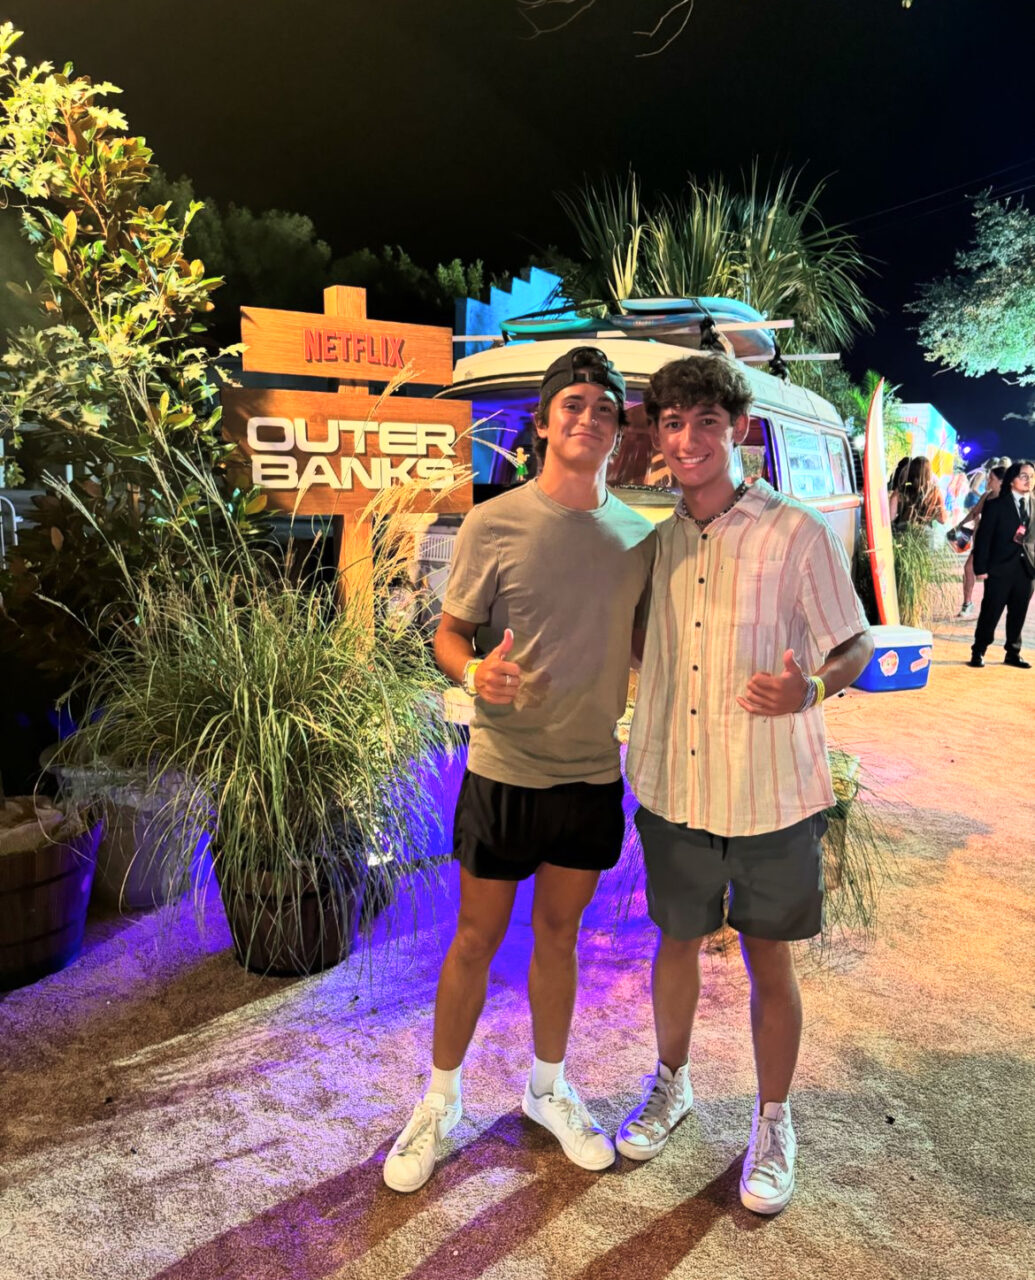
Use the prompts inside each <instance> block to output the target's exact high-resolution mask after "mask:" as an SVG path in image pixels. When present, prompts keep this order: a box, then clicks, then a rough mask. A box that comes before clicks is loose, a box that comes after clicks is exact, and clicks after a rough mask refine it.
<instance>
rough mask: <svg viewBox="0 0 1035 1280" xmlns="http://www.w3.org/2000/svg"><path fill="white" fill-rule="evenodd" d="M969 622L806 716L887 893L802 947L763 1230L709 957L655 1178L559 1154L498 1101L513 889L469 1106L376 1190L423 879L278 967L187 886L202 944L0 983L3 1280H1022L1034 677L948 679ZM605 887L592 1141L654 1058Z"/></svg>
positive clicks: (589, 995)
mask: <svg viewBox="0 0 1035 1280" xmlns="http://www.w3.org/2000/svg"><path fill="white" fill-rule="evenodd" d="M1033 621H1035V620H1033ZM1029 630H1031V629H1029ZM971 634H972V626H971V625H968V624H955V623H944V624H940V625H939V626H938V627H937V638H936V644H935V663H934V669H933V671H932V673H931V678H930V682H929V685H928V688H927V689H925V690H920V691H915V692H903V693H898V694H885V695H867V694H863V693H860V692H857V691H852V692H850V693H849V694H848V695H847V696H846V697H845V698H843V699H837V700H834V701H833V702H832V704H831V705H830V707H829V710H828V722H829V725H830V731H831V738H832V740H833V741H834V742H835V743H837V744H839V745H843V746H845V747H847V748H849V749H851V750H853V751H855V752H856V753H858V754H859V755H860V757H861V758H862V761H863V768H864V776H865V779H866V782H867V785H868V786H869V787H870V788H871V789H872V790H873V791H874V793H875V797H878V798H879V799H878V800H876V801H875V803H874V808H875V810H879V812H880V815H881V817H882V820H883V821H884V822H885V824H886V827H887V830H888V832H889V835H890V837H891V841H892V845H893V849H894V854H895V860H894V879H893V881H892V882H891V883H889V884H888V885H887V886H886V888H885V890H884V893H883V898H882V910H881V919H880V925H879V930H878V933H877V937H876V939H875V940H874V941H872V942H871V943H869V944H864V943H863V942H862V940H857V945H854V944H853V942H852V940H842V941H841V943H839V944H838V946H837V947H836V948H835V951H834V953H833V955H832V956H831V963H830V964H828V965H826V966H824V967H820V968H817V967H816V966H815V964H813V963H811V962H809V961H808V958H807V957H803V966H802V967H803V971H804V972H803V990H804V997H805V1006H806V1032H805V1045H804V1049H803V1054H802V1059H801V1063H800V1067H799V1072H798V1077H797V1080H796V1087H795V1092H794V1095H793V1096H794V1104H795V1118H796V1123H797V1128H798V1131H799V1137H800V1142H801V1149H800V1155H799V1183H798V1190H797V1192H796V1195H795V1198H794V1200H793V1202H792V1204H791V1205H790V1207H789V1208H788V1209H787V1210H786V1211H785V1212H784V1213H783V1214H782V1215H780V1216H779V1217H778V1218H776V1219H772V1220H767V1219H761V1218H758V1217H755V1216H754V1215H752V1214H750V1213H748V1212H747V1211H745V1210H744V1209H742V1207H741V1206H740V1204H739V1201H738V1199H737V1192H736V1187H737V1179H738V1176H739V1167H740V1160H741V1156H742V1153H743V1150H744V1146H745V1143H746V1138H747V1133H748V1128H749V1117H750V1109H751V1104H752V1098H753V1095H754V1082H753V1075H752V1069H751V1051H750V1041H749V1037H748V1026H747V1010H746V988H745V983H744V979H743V977H742V974H741V971H740V967H739V962H738V961H736V960H735V959H729V960H727V959H723V958H722V957H719V956H713V957H710V958H709V959H708V961H707V963H706V971H705V990H704V994H703V998H702V1002H701V1010H700V1016H699V1021H698V1027H697V1029H696V1031H695V1039H694V1046H693V1052H692V1068H693V1076H694V1084H695V1090H696V1094H697V1102H696V1106H695V1110H694V1112H693V1113H692V1115H691V1116H690V1117H689V1118H688V1119H687V1121H686V1122H685V1123H684V1124H683V1125H682V1126H681V1128H680V1129H679V1130H678V1131H677V1134H676V1136H675V1137H674V1138H673V1140H672V1141H671V1142H670V1144H669V1146H668V1147H667V1149H666V1150H665V1152H664V1153H663V1154H662V1155H661V1156H660V1157H659V1158H658V1159H656V1160H654V1161H653V1162H651V1163H650V1164H648V1165H644V1166H637V1167H633V1166H632V1165H631V1164H630V1163H629V1162H627V1161H623V1160H621V1159H619V1161H618V1162H617V1164H616V1165H615V1167H614V1168H613V1169H611V1170H609V1171H607V1172H605V1173H604V1174H589V1173H584V1172H582V1171H580V1170H578V1169H576V1168H575V1167H574V1166H572V1165H571V1164H570V1163H568V1162H567V1161H566V1159H565V1158H564V1156H563V1154H562V1153H561V1151H560V1150H559V1148H558V1147H557V1146H556V1144H555V1143H554V1142H553V1140H552V1139H551V1138H550V1136H549V1135H548V1134H546V1133H545V1131H543V1130H541V1129H537V1128H536V1127H535V1126H533V1125H531V1124H530V1123H529V1122H528V1121H527V1120H525V1119H524V1118H523V1117H522V1115H521V1113H520V1095H521V1091H522V1088H523V1082H524V1077H525V1073H526V1071H527V1068H528V1062H529V1027H528V1015H527V1009H526V1005H525V999H524V992H523V972H524V968H525V966H526V964H527V958H528V953H529V948H530V932H529V914H528V901H527V896H522V897H521V898H520V899H519V903H518V907H517V909H516V912H515V919H514V924H513V927H512V928H511V931H510V934H509V936H508V938H507V941H506V943H505V944H504V947H503V950H502V952H501V955H500V957H499V961H498V963H497V965H496V967H495V969H494V973H493V978H492V983H491V988H490V997H489V1002H488V1006H487V1009H486V1013H485V1015H484V1018H483V1022H482V1024H481V1027H480V1030H479V1035H478V1039H477V1042H476V1044H475V1046H474V1047H473V1049H472V1051H471V1054H470V1056H469V1060H468V1065H467V1068H466V1074H465V1103H466V1115H465V1118H464V1120H463V1122H462V1123H461V1125H460V1126H459V1127H458V1128H457V1129H456V1130H455V1131H454V1139H455V1140H453V1141H451V1143H450V1154H449V1156H448V1158H447V1159H446V1160H444V1162H443V1163H442V1165H441V1167H440V1169H439V1171H438V1172H437V1174H436V1176H435V1178H434V1179H433V1180H432V1182H431V1183H429V1184H428V1186H427V1187H425V1188H424V1189H423V1190H422V1191H420V1192H418V1193H417V1194H415V1195H412V1196H408V1197H404V1196H398V1195H396V1194H394V1193H392V1192H390V1191H388V1190H386V1189H385V1188H384V1186H383V1185H382V1183H381V1176H380V1163H381V1160H382V1159H383V1156H384V1153H385V1151H386V1149H387V1147H388V1145H389V1144H390V1142H391V1140H392V1138H393V1137H394V1135H395V1133H396V1131H397V1130H398V1129H399V1127H400V1126H401V1125H402V1124H403V1123H404V1121H405V1119H406V1118H407V1116H408V1114H409V1111H410V1108H411V1106H412V1104H413V1101H414V1100H415V1097H416V1096H417V1094H418V1093H419V1091H420V1089H421V1087H422V1082H423V1079H424V1072H425V1070H426V1067H427V1061H428V1044H429V1039H430V1026H431V1008H432V999H433V993H434V983H435V977H436V972H437V967H438V963H439V959H440V956H441V954H442V950H443V948H444V946H445V945H446V943H447V942H448V937H449V901H448V897H449V895H448V893H447V892H446V891H445V890H443V892H442V894H441V895H440V898H439V900H438V903H437V910H438V916H439V923H438V924H437V925H436V924H435V923H434V922H432V921H431V920H430V919H429V918H428V913H427V912H425V913H424V915H423V916H422V917H421V922H420V928H419V930H418V931H417V932H416V933H410V934H408V935H407V937H406V938H405V940H403V941H401V942H397V943H395V944H393V945H392V946H391V947H389V946H386V945H385V944H384V943H383V942H379V943H376V944H375V945H374V947H373V948H372V949H371V950H370V951H368V952H367V953H366V954H365V957H364V958H362V959H359V958H357V959H355V960H353V961H351V962H350V963H348V964H346V965H343V966H339V967H338V968H337V969H335V970H332V971H330V972H328V973H326V974H322V975H318V976H315V977H313V978H310V979H306V980H297V981H296V980H274V979H262V978H258V977H255V976H252V975H249V974H247V973H245V972H244V971H243V970H242V969H240V968H239V967H238V965H237V964H236V963H235V961H234V960H233V957H232V953H231V951H230V950H229V939H228V934H227V931H226V927H225V924H224V922H223V918H222V914H221V912H220V909H219V907H218V903H217V902H215V901H212V902H210V904H209V909H208V912H207V916H206V922H205V927H204V929H203V930H201V931H200V932H199V930H198V928H197V927H196V926H195V924H194V923H193V922H192V920H191V918H190V916H189V914H188V913H187V912H186V911H185V910H182V909H179V910H168V911H165V912H159V913H156V912H151V913H138V914H136V915H133V916H127V917H121V918H120V917H117V916H110V915H109V916H97V917H95V918H93V919H92V920H91V922H90V925H89V930H88V937H87V942H86V946H85V948H84V951H83V954H82V955H81V957H80V958H79V959H78V960H77V961H76V962H74V963H73V964H72V965H71V966H70V967H69V968H67V969H66V970H64V971H63V972H62V973H59V974H55V975H54V976H52V977H51V978H48V979H46V980H44V981H41V982H39V983H36V984H35V985H33V986H31V987H28V988H25V989H23V990H21V991H17V992H14V993H11V994H9V995H6V996H4V997H2V999H0V1046H2V1055H3V1057H2V1065H3V1072H2V1080H0V1158H2V1167H0V1280H144V1278H160V1280H217V1278H218V1280H224V1278H225V1280H288V1278H289V1277H290V1278H291V1280H318V1278H319V1280H341V1278H343V1277H348V1278H349V1280H353V1278H354V1280H368V1278H369V1280H394V1278H395V1277H403V1276H414V1277H440V1276H441V1277H450V1278H452V1280H473V1278H474V1277H491V1278H492V1280H540V1278H550V1280H553V1278H554V1277H556V1278H558V1280H609V1278H611V1277H614V1278H615V1280H618V1278H619V1277H621V1280H627V1278H628V1277H630V1276H633V1277H635V1280H660V1277H663V1276H670V1275H671V1276H685V1277H690V1276H694V1277H697V1276H707V1275H712V1274H717V1273H720V1272H721V1273H722V1274H723V1275H724V1276H725V1277H727V1278H729V1280H739V1278H740V1277H743V1278H744V1280H748V1278H749V1277H750V1278H751V1280H754V1278H755V1277H757V1276H765V1277H767V1278H769V1280H785V1278H786V1280H800V1278H801V1277H811V1276H817V1277H818V1276H823V1277H826V1276H830V1275H837V1276H838V1277H839V1280H863V1278H864V1277H865V1280H874V1277H923V1278H926V1277H932V1278H938V1280H972V1277H973V1276H975V1275H993V1276H995V1277H996V1278H997V1280H1021V1278H1022V1277H1025V1278H1027V1277H1030V1276H1031V1275H1032V1274H1035V1225H1033V1202H1035V1165H1033V1162H1032V1151H1033V1150H1035V1124H1033V1115H1035V1065H1033V1046H1035V983H1033V980H1032V963H1031V956H1032V954H1033V951H1035V872H1033V866H1032V848H1033V842H1032V819H1033V817H1035V801H1033V794H1032V770H1031V765H1030V761H1029V756H1030V742H1031V724H1032V711H1033V710H1035V671H1033V672H1022V671H1016V670H1011V669H1009V668H1004V667H1001V666H999V665H994V666H989V667H988V668H987V669H986V670H984V671H980V672H978V671H971V670H970V669H968V668H966V667H965V666H963V665H962V662H963V660H964V659H965V658H966V656H967V654H968V647H969V641H970V636H971ZM1030 638H1031V640H1032V643H1031V645H1030V652H1032V651H1035V634H1032V635H1031V637H1030ZM999 656H1000V655H999V653H995V654H990V657H992V659H993V661H995V662H996V663H998V658H999ZM620 883H621V876H620V875H619V873H615V874H614V875H613V876H612V877H611V879H610V880H609V881H608V882H605V884H604V886H603V887H602V889H601V892H600V894H599V895H598V898H597V900H596V902H595V903H594V905H593V907H592V908H591V911H590V913H589V915H588V918H587V928H586V930H585V934H584V939H583V943H582V948H581V957H582V966H583V989H582V993H581V997H580V1002H579V1007H578V1010H577V1013H576V1023H575V1028H574V1034H573V1039H572V1046H571V1052H570V1055H569V1073H570V1075H571V1077H572V1079H573V1080H575V1081H576V1082H577V1083H578V1085H579V1087H580V1088H581V1090H582V1092H583V1096H584V1097H585V1098H586V1099H587V1100H588V1101H589V1103H590V1105H591V1107H592V1108H593V1110H594V1111H595V1112H596V1114H597V1116H598V1118H599V1119H600V1120H601V1122H602V1123H604V1124H605V1125H606V1126H609V1127H611V1128H614V1127H615V1126H616V1125H617V1123H618V1122H619V1120H620V1119H621V1117H622V1115H623V1114H624V1113H625V1111H626V1110H627V1109H628V1108H629V1107H630V1106H631V1105H632V1104H633V1102H634V1101H635V1100H636V1099H637V1098H638V1096H639V1078H640V1076H641V1074H642V1073H643V1072H645V1071H648V1070H650V1069H651V1068H652V1066H653V1040H652V1033H651V1023H650V1013H649V1003H648V972H649V955H650V949H651V930H650V928H649V926H648V924H647V923H646V921H645V919H644V916H643V908H642V900H641V899H639V898H633V900H632V904H631V908H630V910H629V912H628V913H627V914H623V913H620V912H619V906H620V902H621V900H622V896H623V895H622V894H621V892H620V889H619V885H620Z"/></svg>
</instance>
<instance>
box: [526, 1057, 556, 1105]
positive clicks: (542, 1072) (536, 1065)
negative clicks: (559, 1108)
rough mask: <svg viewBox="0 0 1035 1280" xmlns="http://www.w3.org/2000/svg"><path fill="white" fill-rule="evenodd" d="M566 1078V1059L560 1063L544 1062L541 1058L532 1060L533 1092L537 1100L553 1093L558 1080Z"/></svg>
mask: <svg viewBox="0 0 1035 1280" xmlns="http://www.w3.org/2000/svg"><path fill="white" fill-rule="evenodd" d="M563 1076H564V1059H563V1058H562V1059H561V1060H560V1062H543V1061H542V1059H541V1058H536V1057H533V1058H532V1092H533V1093H534V1094H535V1096H536V1097H537V1098H541V1097H543V1095H544V1094H547V1093H553V1087H554V1085H555V1084H556V1083H557V1081H558V1079H562V1078H563Z"/></svg>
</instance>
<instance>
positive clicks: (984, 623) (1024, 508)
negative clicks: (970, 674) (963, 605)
mask: <svg viewBox="0 0 1035 1280" xmlns="http://www.w3.org/2000/svg"><path fill="white" fill-rule="evenodd" d="M1033 481H1035V463H1032V462H1028V461H1024V462H1015V463H1013V465H1012V466H1009V467H1007V468H1006V470H1005V471H1004V472H1003V483H1002V487H1001V489H1000V492H999V496H998V497H997V498H993V499H992V500H991V501H990V502H988V503H987V505H986V506H985V509H984V511H983V513H982V516H981V524H980V525H979V526H978V531H977V533H976V534H975V535H974V574H975V577H976V578H977V580H978V582H983V583H984V584H985V594H984V595H983V596H982V598H981V609H980V611H979V613H978V620H977V627H976V628H975V630H974V646H973V649H972V650H971V655H970V662H969V664H968V665H969V666H971V667H983V666H984V665H985V650H986V649H987V648H988V646H989V645H990V644H991V643H992V641H993V640H994V639H995V629H996V627H997V626H998V625H999V619H1000V618H1001V617H1002V616H1003V610H1004V609H1005V610H1006V657H1005V658H1004V659H1003V662H1004V665H1006V666H1008V667H1021V668H1023V669H1024V670H1025V671H1027V670H1030V669H1031V663H1030V662H1028V661H1026V660H1025V659H1024V658H1022V657H1021V632H1022V631H1023V630H1024V620H1025V618H1026V617H1027V615H1028V604H1029V602H1030V601H1031V593H1032V587H1033V585H1035V519H1032V509H1031V504H1032V483H1033Z"/></svg>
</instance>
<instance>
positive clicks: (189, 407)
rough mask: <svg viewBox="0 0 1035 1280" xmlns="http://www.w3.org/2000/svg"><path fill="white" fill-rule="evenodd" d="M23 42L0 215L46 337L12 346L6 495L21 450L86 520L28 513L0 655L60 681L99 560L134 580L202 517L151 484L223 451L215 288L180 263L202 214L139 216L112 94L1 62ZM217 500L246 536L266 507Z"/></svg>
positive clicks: (106, 597)
mask: <svg viewBox="0 0 1035 1280" xmlns="http://www.w3.org/2000/svg"><path fill="white" fill-rule="evenodd" d="M19 35H20V33H19V32H16V31H15V30H14V28H13V26H12V24H10V23H5V24H3V25H2V26H0V203H5V204H9V205H10V206H12V207H14V208H16V209H17V210H18V212H19V215H20V221H21V228H22V233H23V235H24V237H25V240H26V241H27V243H28V245H29V246H30V247H31V249H32V251H33V254H34V257H35V263H36V267H37V270H38V284H37V285H36V287H35V288H34V289H33V290H32V291H31V293H30V294H28V295H24V296H23V301H26V302H28V301H31V302H33V303H34V304H35V305H36V306H37V307H38V308H39V312H40V316H41V317H42V324H41V325H40V326H39V327H36V328H32V327H26V328H23V329H21V330H20V331H18V332H17V333H15V334H13V335H11V336H10V337H9V340H8V344H7V349H6V351H5V352H4V355H3V360H2V369H0V437H2V439H3V441H4V444H5V449H6V452H7V455H8V457H9V458H13V463H12V464H11V465H9V466H8V483H16V482H17V469H18V459H19V455H20V452H21V450H22V448H23V446H24V444H25V441H26V438H27V436H28V434H29V433H31V434H32V438H33V443H34V445H35V446H36V448H37V451H38V454H39V456H40V457H41V459H42V463H43V465H44V466H45V468H47V469H49V470H50V471H51V472H53V473H55V474H56V475H59V476H63V475H64V474H65V472H66V470H68V471H71V473H72V474H73V475H74V477H75V491H76V493H77V495H78V496H79V498H80V499H81V506H82V510H80V509H77V508H76V507H75V506H74V505H73V504H71V503H69V502H67V501H65V500H64V499H63V498H62V497H61V496H60V495H59V494H57V493H55V492H48V493H46V494H45V495H44V496H43V497H42V498H40V499H37V507H38V509H37V512H36V515H35V522H34V525H33V526H32V527H30V528H28V529H27V530H26V531H25V532H24V535H23V537H22V539H21V542H20V544H19V546H18V548H17V552H16V554H12V555H10V556H9V557H8V563H7V565H6V566H5V568H4V570H3V573H2V575H0V599H2V604H3V616H2V618H0V642H2V644H3V647H9V646H13V647H14V648H19V647H21V649H22V650H23V651H26V652H28V653H29V654H31V656H32V657H33V658H34V660H35V661H36V663H37V664H42V665H46V666H48V667H49V668H51V669H54V670H60V671H64V672H72V671H75V670H76V669H78V666H79V665H80V662H81V658H82V655H83V652H84V650H85V648H86V647H87V646H88V645H89V643H90V639H89V637H90V635H91V633H92V632H93V631H94V630H95V629H96V628H97V626H98V624H99V623H100V622H101V620H102V619H103V618H104V617H105V615H106V613H107V612H108V611H110V610H111V609H112V606H113V603H114V602H115V601H117V600H119V599H121V598H122V587H121V583H120V580H119V576H120V575H119V572H118V569H117V567H116V566H115V565H114V564H113V563H112V560H111V557H110V554H108V552H107V550H106V546H107V545H108V544H110V543H115V544H117V545H119V546H121V547H123V548H124V549H125V552H126V554H127V556H129V558H130V560H131V563H132V565H133V567H134V569H135V570H136V571H137V572H140V573H143V572H145V571H146V569H147V567H148V565H149V564H152V563H154V561H155V558H156V556H157V555H158V554H159V552H160V551H161V549H162V548H163V546H164V545H165V544H166V542H167V541H168V539H169V535H170V531H171V530H174V529H175V527H176V526H177V525H179V524H182V523H184V522H189V521H202V520H204V519H205V518H206V508H205V500H204V498H203V497H202V496H201V494H202V489H201V487H200V486H199V483H198V482H197V476H196V475H192V474H191V472H190V470H189V469H188V470H186V471H185V472H183V473H182V474H177V475H173V476H172V477H171V487H170V489H169V492H171V493H172V494H174V495H175V496H174V500H173V501H172V503H170V501H169V500H168V498H167V497H166V496H165V495H164V494H163V493H161V492H158V491H156V489H155V486H154V485H153V483H151V482H150V477H153V475H154V468H155V466H156V465H163V464H164V463H168V465H170V466H171V465H172V458H173V456H174V454H175V455H179V454H181V453H182V454H185V455H187V456H190V457H193V458H195V459H197V460H198V464H199V465H200V466H209V465H212V466H218V465H219V464H220V462H221V460H222V459H223V458H224V457H225V456H226V454H227V452H228V451H227V446H225V445H224V444H223V443H222V442H221V439H220V427H219V409H218V401H217V396H216V386H215V383H214V382H213V379H212V373H211V360H210V357H209V355H208V354H207V353H206V351H205V349H204V348H203V347H202V346H201V345H199V344H200V335H201V334H202V333H203V331H204V328H205V325H204V323H203V317H205V316H206V315H207V314H208V313H209V312H210V311H211V309H212V300H211V295H212V293H213V291H214V289H215V288H216V286H217V285H218V283H219V282H218V280H216V279H214V278H213V277H211V276H209V275H207V274H206V271H205V267H204V264H203V263H202V261H201V260H200V259H198V258H193V259H191V258H189V257H188V256H187V254H186V252H185V240H186V236H187V233H188V230H189V228H190V224H191V220H192V219H193V218H194V217H195V216H196V214H197V212H198V206H197V205H196V204H191V205H190V206H189V207H188V209H187V211H186V213H185V215H184V217H183V218H182V219H179V220H177V219H175V218H171V217H170V216H169V210H168V206H167V205H164V204H159V205H155V206H149V205H147V204H145V203H142V197H143V192H144V189H145V187H146V184H147V182H148V180H149V179H150V177H151V175H152V171H153V169H152V161H151V152H150V150H149V149H148V148H147V146H146V145H145V143H144V141H143V139H142V138H138V137H133V136H131V135H130V134H129V133H128V131H127V126H126V121H125V118H124V117H123V115H122V114H121V112H119V111H117V110H114V109H112V108H111V107H108V106H107V105H105V103H106V99H108V98H109V97H110V96H111V95H112V94H115V93H117V92H118V90H117V89H116V87H115V86H114V85H112V84H108V83H99V84H94V83H92V82H91V81H90V80H88V79H86V78H83V77H76V76H74V75H73V72H72V68H71V66H65V67H64V68H63V70H61V71H55V69H54V68H53V66H52V65H51V64H50V63H41V64H40V65H38V66H34V67H30V66H28V64H27V63H26V62H25V60H24V59H23V58H20V57H15V56H13V54H12V47H13V46H14V45H15V43H16V41H17V40H18V38H19ZM227 501H228V503H229V504H230V506H231V507H232V509H233V511H234V513H235V518H240V520H241V521H242V523H244V524H247V522H248V519H249V516H248V510H249V507H250V509H251V511H253V512H254V511H255V510H257V508H258V504H260V503H261V502H262V501H263V500H262V499H261V498H256V496H255V495H254V494H249V495H245V494H239V493H235V492H233V491H231V492H230V493H229V496H228V498H227ZM83 510H85V512H86V513H87V514H88V516H89V518H86V517H85V516H84V515H83ZM98 530H101V531H103V533H104V535H105V536H104V537H100V536H98V533H97V531H98Z"/></svg>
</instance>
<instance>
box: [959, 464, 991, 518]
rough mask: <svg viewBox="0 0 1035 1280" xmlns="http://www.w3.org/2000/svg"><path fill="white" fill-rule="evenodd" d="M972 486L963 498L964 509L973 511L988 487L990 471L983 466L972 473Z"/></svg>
mask: <svg viewBox="0 0 1035 1280" xmlns="http://www.w3.org/2000/svg"><path fill="white" fill-rule="evenodd" d="M969 479H970V488H969V489H968V490H967V493H966V495H965V496H964V499H963V509H964V511H973V510H974V508H975V507H976V506H977V504H978V503H979V502H980V501H981V499H982V497H983V496H984V493H985V490H986V489H987V487H988V472H987V471H986V470H985V469H984V468H983V467H981V468H979V469H978V470H977V471H972V472H971V473H970V477H969Z"/></svg>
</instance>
